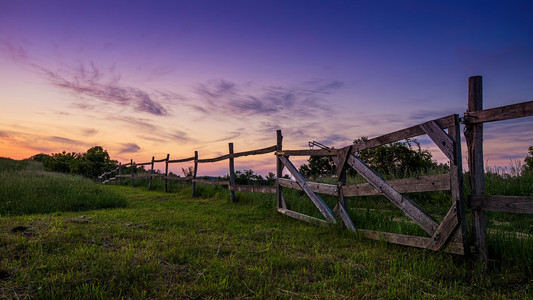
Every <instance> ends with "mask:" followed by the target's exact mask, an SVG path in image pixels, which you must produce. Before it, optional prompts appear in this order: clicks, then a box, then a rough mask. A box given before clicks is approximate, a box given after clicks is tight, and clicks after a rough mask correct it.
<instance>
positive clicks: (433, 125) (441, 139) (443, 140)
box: [420, 121, 456, 163]
mask: <svg viewBox="0 0 533 300" xmlns="http://www.w3.org/2000/svg"><path fill="white" fill-rule="evenodd" d="M420 126H421V127H422V129H423V130H424V132H425V133H426V134H427V135H428V136H429V137H430V138H431V140H433V142H434V143H435V145H437V147H439V149H440V150H441V151H442V153H444V155H446V157H448V159H449V160H450V161H452V162H454V163H455V159H456V157H455V152H454V149H455V145H454V142H453V140H452V139H451V138H450V137H449V136H448V134H446V132H444V130H442V129H441V128H440V127H439V125H438V124H437V122H435V121H429V122H426V123H424V124H422V125H420Z"/></svg>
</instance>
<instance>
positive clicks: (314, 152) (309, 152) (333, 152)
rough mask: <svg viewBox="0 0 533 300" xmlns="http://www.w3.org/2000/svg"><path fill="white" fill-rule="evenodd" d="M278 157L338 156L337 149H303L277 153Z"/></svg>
mask: <svg viewBox="0 0 533 300" xmlns="http://www.w3.org/2000/svg"><path fill="white" fill-rule="evenodd" d="M276 155H278V156H337V149H328V150H325V149H303V150H283V151H279V150H278V151H276Z"/></svg>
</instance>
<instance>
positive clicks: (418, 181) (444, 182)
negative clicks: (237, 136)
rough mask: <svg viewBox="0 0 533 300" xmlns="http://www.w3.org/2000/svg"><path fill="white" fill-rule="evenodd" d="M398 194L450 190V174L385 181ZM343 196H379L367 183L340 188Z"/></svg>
mask: <svg viewBox="0 0 533 300" xmlns="http://www.w3.org/2000/svg"><path fill="white" fill-rule="evenodd" d="M387 183H388V184H389V185H391V186H392V187H393V188H394V189H395V190H396V191H397V192H399V193H419V192H431V191H447V190H450V174H439V175H430V176H423V177H417V178H404V179H396V180H390V181H387ZM342 191H343V193H344V196H346V197H353V196H375V195H381V193H380V192H379V191H377V190H376V189H375V188H374V187H372V185H370V184H369V183H362V184H357V185H347V186H344V187H343V188H342Z"/></svg>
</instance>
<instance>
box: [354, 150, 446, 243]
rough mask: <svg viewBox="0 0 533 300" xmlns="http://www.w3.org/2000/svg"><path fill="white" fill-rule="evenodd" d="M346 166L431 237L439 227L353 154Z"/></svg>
mask: <svg viewBox="0 0 533 300" xmlns="http://www.w3.org/2000/svg"><path fill="white" fill-rule="evenodd" d="M348 164H349V165H350V166H352V167H353V168H354V169H355V170H356V171H357V172H359V174H361V176H363V178H365V179H366V180H367V181H368V183H370V184H371V185H372V186H373V187H374V188H375V189H376V190H378V191H379V192H381V193H382V194H383V195H385V197H387V198H388V199H389V200H390V201H391V202H392V203H394V205H396V206H397V207H398V208H399V209H400V210H401V211H403V212H404V213H405V215H407V216H408V217H409V218H411V220H413V221H414V222H415V223H416V224H418V225H419V226H420V227H422V229H424V231H426V232H427V233H429V235H433V233H434V232H435V230H437V228H438V227H439V224H438V222H437V221H436V220H435V219H434V218H433V217H431V216H430V215H429V214H428V213H426V212H425V211H424V210H423V209H422V208H421V207H419V206H418V205H417V204H416V203H415V202H413V201H411V199H409V198H407V197H406V196H403V195H402V194H400V193H398V191H396V190H395V189H394V188H393V187H391V186H390V185H389V184H387V182H386V181H385V179H383V178H382V177H381V176H379V175H378V174H377V173H376V172H375V171H374V170H372V169H371V168H369V167H368V166H367V165H366V164H365V163H364V162H363V161H361V160H360V159H359V158H358V157H356V156H355V155H354V154H352V155H350V156H349V157H348Z"/></svg>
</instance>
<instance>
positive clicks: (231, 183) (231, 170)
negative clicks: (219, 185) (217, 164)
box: [228, 143, 235, 202]
mask: <svg viewBox="0 0 533 300" xmlns="http://www.w3.org/2000/svg"><path fill="white" fill-rule="evenodd" d="M228 148H229V187H230V189H229V200H230V201H231V202H235V191H234V190H232V189H231V187H232V186H234V185H235V158H234V153H233V143H228Z"/></svg>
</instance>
